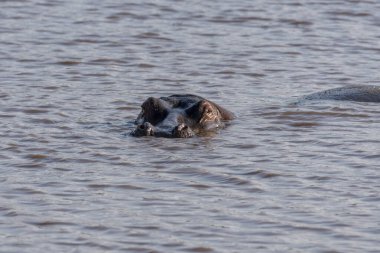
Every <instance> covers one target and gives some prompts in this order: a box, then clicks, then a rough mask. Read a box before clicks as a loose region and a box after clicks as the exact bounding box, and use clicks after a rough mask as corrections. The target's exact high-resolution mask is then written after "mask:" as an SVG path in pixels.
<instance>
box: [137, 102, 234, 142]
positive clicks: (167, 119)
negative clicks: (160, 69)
mask: <svg viewBox="0 0 380 253" xmlns="http://www.w3.org/2000/svg"><path fill="white" fill-rule="evenodd" d="M233 118H235V116H234V114H233V113H232V112H230V111H228V110H227V109H224V108H223V107H221V106H220V105H217V104H216V103H214V102H211V101H210V100H207V99H204V98H202V97H200V96H196V95H191V94H184V95H171V96H168V97H161V98H154V97H150V98H148V99H147V100H145V102H144V103H142V105H141V112H140V114H139V115H138V117H137V119H136V121H135V124H136V125H137V126H136V129H135V130H134V131H132V133H131V134H132V135H133V136H136V137H139V136H155V137H173V138H189V137H192V136H194V135H201V134H202V133H204V132H208V131H215V130H217V129H220V128H222V127H223V126H224V125H225V122H226V121H228V120H232V119H233Z"/></svg>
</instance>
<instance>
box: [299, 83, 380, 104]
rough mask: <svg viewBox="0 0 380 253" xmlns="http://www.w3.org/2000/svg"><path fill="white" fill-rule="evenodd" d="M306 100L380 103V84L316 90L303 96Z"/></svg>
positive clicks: (303, 99)
mask: <svg viewBox="0 0 380 253" xmlns="http://www.w3.org/2000/svg"><path fill="white" fill-rule="evenodd" d="M305 100H341V101H343V100H347V101H356V102H376V103H380V86H375V85H362V86H347V87H340V88H335V89H330V90H325V91H320V92H316V93H313V94H310V95H306V96H304V97H302V99H301V101H305Z"/></svg>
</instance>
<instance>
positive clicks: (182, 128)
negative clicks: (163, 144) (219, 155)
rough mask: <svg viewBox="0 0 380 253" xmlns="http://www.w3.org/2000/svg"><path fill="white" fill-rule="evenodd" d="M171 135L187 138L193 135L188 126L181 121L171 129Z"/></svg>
mask: <svg viewBox="0 0 380 253" xmlns="http://www.w3.org/2000/svg"><path fill="white" fill-rule="evenodd" d="M172 135H173V137H176V138H189V137H192V136H193V135H194V132H193V130H191V129H190V127H188V126H187V125H185V124H183V123H181V124H179V125H178V126H176V127H175V128H174V129H173V131H172Z"/></svg>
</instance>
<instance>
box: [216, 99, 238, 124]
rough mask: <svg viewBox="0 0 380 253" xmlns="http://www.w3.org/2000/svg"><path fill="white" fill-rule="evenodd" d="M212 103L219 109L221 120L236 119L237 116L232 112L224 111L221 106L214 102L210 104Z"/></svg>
mask: <svg viewBox="0 0 380 253" xmlns="http://www.w3.org/2000/svg"><path fill="white" fill-rule="evenodd" d="M210 103H211V104H212V105H213V106H215V107H216V108H217V109H218V111H219V112H220V116H221V120H233V119H234V118H235V115H234V114H233V113H232V112H230V111H229V110H227V109H224V108H223V107H221V106H220V105H217V104H215V103H213V102H210Z"/></svg>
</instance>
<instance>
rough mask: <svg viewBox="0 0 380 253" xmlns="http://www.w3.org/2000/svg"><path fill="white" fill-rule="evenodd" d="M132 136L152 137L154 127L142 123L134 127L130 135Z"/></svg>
mask: <svg viewBox="0 0 380 253" xmlns="http://www.w3.org/2000/svg"><path fill="white" fill-rule="evenodd" d="M132 135H133V136H136V137H140V136H153V135H154V126H153V125H152V124H150V123H149V122H144V123H143V124H140V125H138V126H137V127H136V129H135V131H133V133H132Z"/></svg>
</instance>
